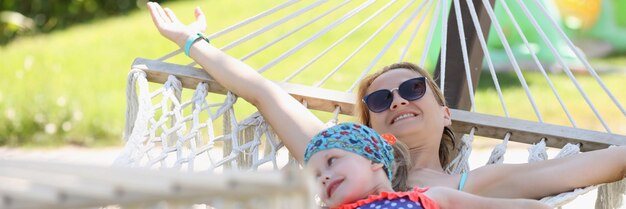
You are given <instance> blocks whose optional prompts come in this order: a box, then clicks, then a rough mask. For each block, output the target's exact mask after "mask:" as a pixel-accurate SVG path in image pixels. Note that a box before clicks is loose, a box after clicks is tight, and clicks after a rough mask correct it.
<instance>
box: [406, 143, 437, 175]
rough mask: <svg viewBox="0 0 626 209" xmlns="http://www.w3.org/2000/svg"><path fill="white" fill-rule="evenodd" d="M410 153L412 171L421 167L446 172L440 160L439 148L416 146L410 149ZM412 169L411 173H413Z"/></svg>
mask: <svg viewBox="0 0 626 209" xmlns="http://www.w3.org/2000/svg"><path fill="white" fill-rule="evenodd" d="M409 155H410V156H411V161H412V164H413V166H412V169H411V170H412V171H413V170H419V169H430V170H434V171H439V172H442V173H443V172H444V171H443V167H442V166H441V162H440V161H439V149H436V150H433V149H428V148H421V147H415V148H411V149H409ZM412 171H410V172H409V173H412Z"/></svg>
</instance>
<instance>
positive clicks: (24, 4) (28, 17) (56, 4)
mask: <svg viewBox="0 0 626 209" xmlns="http://www.w3.org/2000/svg"><path fill="white" fill-rule="evenodd" d="M147 1H148V0H73V1H69V0H2V1H0V45H4V44H7V43H8V42H9V41H11V40H12V39H13V38H15V37H16V36H18V35H23V34H32V33H37V32H49V31H52V30H55V29H60V28H65V27H68V26H70V25H72V24H76V23H81V22H86V21H89V20H92V19H95V18H103V17H109V16H113V15H120V14H127V13H128V12H129V11H131V10H135V9H137V8H138V7H139V5H143V4H145V3H146V2H147ZM157 2H159V1H157Z"/></svg>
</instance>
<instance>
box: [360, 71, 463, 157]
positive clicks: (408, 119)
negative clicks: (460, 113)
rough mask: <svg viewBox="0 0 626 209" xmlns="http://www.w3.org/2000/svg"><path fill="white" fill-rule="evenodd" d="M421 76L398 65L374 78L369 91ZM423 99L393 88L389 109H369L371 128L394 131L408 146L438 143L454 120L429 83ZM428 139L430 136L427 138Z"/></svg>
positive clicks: (390, 87)
mask: <svg viewBox="0 0 626 209" xmlns="http://www.w3.org/2000/svg"><path fill="white" fill-rule="evenodd" d="M415 77H422V75H420V74H419V73H417V72H415V71H412V70H409V69H404V68H399V69H394V70H390V71H388V72H386V73H384V74H382V75H380V76H379V77H378V78H376V79H374V81H373V82H372V84H371V85H370V86H369V88H368V89H367V93H366V95H367V94H370V93H372V92H374V91H377V90H380V89H394V88H397V87H398V86H399V85H400V84H401V83H402V82H404V81H406V80H408V79H411V78H415ZM426 86H428V87H427V89H426V93H425V94H424V96H423V97H422V98H420V99H417V100H414V101H407V100H405V99H404V98H402V97H400V95H399V94H398V91H393V102H392V103H391V106H390V107H389V109H387V110H385V111H382V112H380V113H375V112H372V111H369V114H370V123H371V125H372V128H373V129H374V130H376V131H378V132H379V133H392V134H394V135H396V136H397V137H398V138H399V139H400V140H402V142H404V143H405V144H407V146H408V147H409V148H414V147H418V146H423V144H424V141H427V142H431V143H432V144H436V145H437V146H439V142H440V141H441V135H442V133H443V128H444V127H445V126H448V125H450V124H451V121H450V112H449V110H448V108H447V107H445V106H442V105H440V104H439V103H438V102H437V100H436V99H435V95H434V94H433V92H432V89H431V88H430V86H429V85H426ZM426 139H429V140H426Z"/></svg>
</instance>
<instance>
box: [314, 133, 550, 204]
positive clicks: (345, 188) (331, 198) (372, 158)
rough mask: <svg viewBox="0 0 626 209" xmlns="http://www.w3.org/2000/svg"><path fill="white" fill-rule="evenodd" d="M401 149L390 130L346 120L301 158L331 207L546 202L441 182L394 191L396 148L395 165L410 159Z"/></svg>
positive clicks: (319, 136) (321, 135)
mask: <svg viewBox="0 0 626 209" xmlns="http://www.w3.org/2000/svg"><path fill="white" fill-rule="evenodd" d="M383 138H384V139H383ZM392 146H393V147H392ZM405 149H406V147H403V146H402V144H401V143H400V142H396V140H395V137H394V136H393V135H389V134H385V135H383V137H381V136H380V135H378V133H376V131H374V130H372V129H370V128H368V127H366V126H363V125H358V124H354V123H344V124H339V125H336V126H333V127H331V128H328V129H326V130H323V131H322V132H320V133H319V134H317V135H315V137H313V139H312V140H311V141H310V143H309V144H308V146H307V148H306V152H305V155H304V162H305V163H306V164H307V166H309V167H310V168H312V170H313V171H314V172H315V175H316V177H317V181H318V182H319V184H320V186H321V188H322V189H321V192H320V194H319V197H320V198H321V199H322V201H323V202H324V203H325V204H326V205H327V206H329V207H330V208H341V209H351V208H415V209H419V208H424V209H434V208H442V209H446V208H466V209H467V208H549V207H548V206H546V205H543V204H541V203H540V202H539V201H536V200H526V199H496V198H485V197H479V196H475V195H471V194H468V193H464V192H460V191H456V190H452V189H448V188H444V187H433V188H424V189H420V188H415V189H412V190H411V191H408V192H395V191H394V190H393V189H392V186H391V180H392V179H393V178H402V176H401V175H402V174H396V175H393V170H394V169H393V168H394V151H395V158H400V159H396V161H397V160H400V161H401V162H405V163H401V164H399V165H397V167H398V168H397V169H403V168H401V167H406V166H408V165H409V164H410V162H408V161H402V159H403V158H404V157H405V155H404V154H406V150H405ZM403 153H404V154H403ZM407 160H408V159H407Z"/></svg>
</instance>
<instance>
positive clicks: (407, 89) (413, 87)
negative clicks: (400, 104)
mask: <svg viewBox="0 0 626 209" xmlns="http://www.w3.org/2000/svg"><path fill="white" fill-rule="evenodd" d="M398 93H399V94H400V96H401V97H402V98H404V99H406V100H409V101H414V100H417V99H420V98H422V96H424V93H426V80H425V78H424V77H419V78H414V79H410V80H407V81H405V82H403V83H402V84H400V86H399V87H398Z"/></svg>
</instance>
